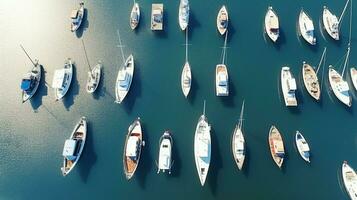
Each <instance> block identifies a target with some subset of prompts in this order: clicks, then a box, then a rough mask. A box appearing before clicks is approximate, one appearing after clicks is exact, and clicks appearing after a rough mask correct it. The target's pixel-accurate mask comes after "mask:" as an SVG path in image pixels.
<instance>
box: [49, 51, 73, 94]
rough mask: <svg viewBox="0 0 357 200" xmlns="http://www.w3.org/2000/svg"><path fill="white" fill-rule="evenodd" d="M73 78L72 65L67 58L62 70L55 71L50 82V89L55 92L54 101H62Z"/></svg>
mask: <svg viewBox="0 0 357 200" xmlns="http://www.w3.org/2000/svg"><path fill="white" fill-rule="evenodd" d="M72 76H73V63H72V60H71V59H70V58H68V59H67V60H66V61H65V63H64V68H63V69H57V70H56V71H55V75H54V77H53V81H52V87H53V88H54V91H55V99H56V101H58V100H60V99H62V98H63V97H64V95H66V94H67V92H68V89H69V87H70V86H71V82H72Z"/></svg>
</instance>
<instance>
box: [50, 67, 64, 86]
mask: <svg viewBox="0 0 357 200" xmlns="http://www.w3.org/2000/svg"><path fill="white" fill-rule="evenodd" d="M64 75H65V69H57V70H56V71H55V75H54V77H53V81H52V87H53V88H62V85H63V81H64Z"/></svg>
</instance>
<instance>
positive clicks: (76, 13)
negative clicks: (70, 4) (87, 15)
mask: <svg viewBox="0 0 357 200" xmlns="http://www.w3.org/2000/svg"><path fill="white" fill-rule="evenodd" d="M83 17H84V2H81V3H79V8H78V9H74V10H72V13H71V31H72V32H74V31H77V30H78V28H79V27H80V26H81V24H82V21H83Z"/></svg>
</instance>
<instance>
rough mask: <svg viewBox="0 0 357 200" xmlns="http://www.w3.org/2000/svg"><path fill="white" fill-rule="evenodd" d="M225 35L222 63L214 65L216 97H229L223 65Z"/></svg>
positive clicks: (226, 76) (227, 81)
mask: <svg viewBox="0 0 357 200" xmlns="http://www.w3.org/2000/svg"><path fill="white" fill-rule="evenodd" d="M227 35H228V31H227V32H226V36H225V39H224V46H223V50H222V51H223V53H222V63H221V64H218V65H216V96H228V95H229V79H228V70H227V66H226V64H225V63H224V61H225V57H226V49H227Z"/></svg>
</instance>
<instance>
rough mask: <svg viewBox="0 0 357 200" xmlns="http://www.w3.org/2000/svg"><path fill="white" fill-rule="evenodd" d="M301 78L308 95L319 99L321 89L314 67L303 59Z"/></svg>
mask: <svg viewBox="0 0 357 200" xmlns="http://www.w3.org/2000/svg"><path fill="white" fill-rule="evenodd" d="M302 78H303V81H304V85H305V88H306V90H307V92H308V93H309V94H310V96H312V98H314V99H315V100H317V101H318V100H320V95H321V90H320V84H319V79H318V78H317V74H316V72H315V69H314V68H313V67H311V65H309V64H308V63H306V62H305V61H304V62H303V65H302Z"/></svg>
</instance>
